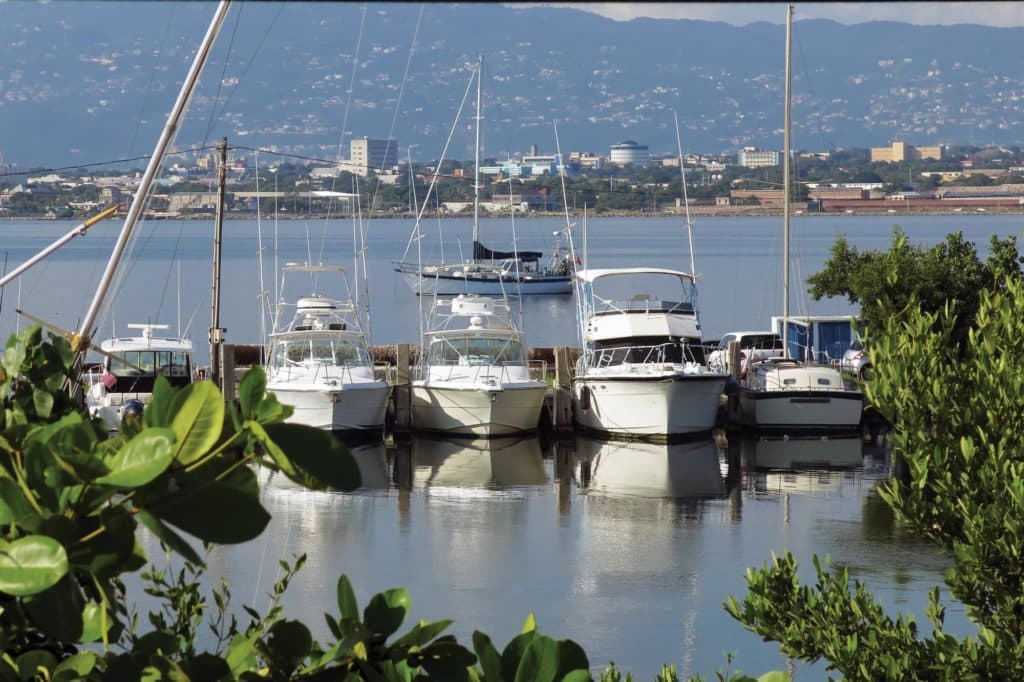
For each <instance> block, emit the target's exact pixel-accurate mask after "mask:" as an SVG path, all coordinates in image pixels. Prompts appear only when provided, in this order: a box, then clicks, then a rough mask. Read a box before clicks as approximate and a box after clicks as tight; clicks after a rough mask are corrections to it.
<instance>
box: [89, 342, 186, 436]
mask: <svg viewBox="0 0 1024 682" xmlns="http://www.w3.org/2000/svg"><path fill="white" fill-rule="evenodd" d="M128 328H129V329H138V330H140V332H141V334H142V335H141V336H127V337H117V338H112V339H107V340H106V341H103V342H102V343H101V344H100V350H102V351H103V353H104V355H105V358H104V361H103V364H102V366H101V367H99V368H97V369H96V370H93V371H91V372H89V374H87V375H86V381H87V384H88V389H87V391H86V394H85V404H86V408H87V409H88V411H89V416H90V417H95V418H97V419H101V420H103V423H104V424H105V425H106V426H107V428H108V429H110V430H112V431H117V430H119V429H120V428H121V420H122V419H123V418H124V416H125V414H126V413H132V412H134V411H137V412H138V413H141V411H142V409H143V408H144V407H145V406H146V405H148V404H149V402H150V400H152V398H153V384H154V383H156V379H157V377H159V376H162V377H164V378H165V379H167V381H168V383H170V385H171V386H174V387H178V388H180V387H183V386H187V385H188V384H190V383H192V378H193V366H192V342H191V341H190V340H188V339H182V338H175V337H160V336H153V332H154V330H164V329H167V325H166V324H129V325H128Z"/></svg>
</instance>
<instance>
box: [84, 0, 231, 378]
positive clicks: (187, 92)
mask: <svg viewBox="0 0 1024 682" xmlns="http://www.w3.org/2000/svg"><path fill="white" fill-rule="evenodd" d="M230 6H231V0H221V2H220V4H218V5H217V10H216V11H215V12H214V14H213V19H211V21H210V26H209V28H207V29H206V35H205V36H204V37H203V41H202V43H200V45H199V49H198V50H197V51H196V56H195V59H194V60H193V62H192V68H191V69H189V72H188V75H187V76H186V77H185V82H184V83H183V84H182V86H181V91H180V92H179V93H178V99H177V101H175V103H174V108H173V109H171V113H170V115H168V117H167V123H166V124H165V125H164V130H163V132H162V133H161V134H160V139H159V140H157V143H156V148H155V149H154V150H153V155H152V156H151V157H150V159H149V164H148V165H147V166H146V172H145V173H143V175H142V180H141V182H140V183H139V189H138V190H136V192H135V196H134V198H133V199H132V203H131V207H130V208H129V209H128V215H127V216H126V217H125V219H124V226H122V227H121V233H120V235H119V236H118V238H117V242H116V243H115V244H114V250H113V251H112V252H111V254H110V260H109V261H107V267H106V269H105V270H104V271H103V277H102V278H101V279H100V283H99V286H98V287H97V288H96V294H95V296H93V299H92V303H91V304H90V305H89V309H88V311H87V312H86V314H85V317H84V318H83V319H82V323H81V325H79V327H78V331H77V332H76V333H75V334H74V335H73V337H72V339H71V349H72V350H73V351H74V353H75V362H74V367H75V368H76V370H77V369H78V368H80V367H81V366H82V363H83V362H84V361H85V353H86V351H87V350H88V348H89V342H90V337H91V336H92V328H93V325H94V324H95V323H96V317H97V316H98V315H99V311H100V307H101V306H102V305H103V299H104V298H105V297H106V295H107V291H108V290H109V289H110V285H111V283H112V282H113V280H114V273H115V272H116V270H117V266H118V265H119V264H120V261H121V257H122V256H123V255H124V250H125V248H126V247H127V246H128V240H129V238H131V235H132V230H133V229H134V228H135V223H136V222H137V221H138V219H139V216H140V215H141V214H142V209H143V206H144V205H145V203H146V196H147V195H148V194H149V188H150V186H151V185H152V184H153V179H154V178H155V177H156V174H157V171H158V170H159V169H160V165H161V164H162V163H163V160H164V156H165V154H166V153H167V147H169V146H170V144H171V142H172V141H173V139H174V136H175V135H176V134H177V132H178V126H179V124H180V123H181V119H182V117H184V115H185V109H186V108H187V107H188V102H189V99H191V97H192V92H193V91H194V90H195V87H196V83H197V82H198V81H199V74H201V73H202V71H203V66H205V65H206V60H207V58H208V57H209V56H210V51H211V50H212V49H213V43H214V41H215V40H216V39H217V34H218V33H220V29H221V26H223V25H224V19H225V18H226V17H227V13H228V8H229V7H230Z"/></svg>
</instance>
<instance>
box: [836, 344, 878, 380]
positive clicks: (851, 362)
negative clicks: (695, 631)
mask: <svg viewBox="0 0 1024 682" xmlns="http://www.w3.org/2000/svg"><path fill="white" fill-rule="evenodd" d="M839 369H841V370H842V371H844V372H847V373H849V374H854V375H856V376H858V377H860V378H861V379H870V378H871V358H870V357H868V352H867V351H866V350H864V344H862V343H861V342H860V341H859V340H858V339H854V340H853V342H852V343H851V344H850V347H849V348H847V349H846V352H845V353H843V359H842V360H840V361H839Z"/></svg>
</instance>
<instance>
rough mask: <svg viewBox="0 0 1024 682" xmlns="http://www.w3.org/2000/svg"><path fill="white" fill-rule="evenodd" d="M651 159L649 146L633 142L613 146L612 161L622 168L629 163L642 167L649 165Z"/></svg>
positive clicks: (627, 141) (628, 141) (624, 141)
mask: <svg viewBox="0 0 1024 682" xmlns="http://www.w3.org/2000/svg"><path fill="white" fill-rule="evenodd" d="M650 157H651V155H650V152H649V151H648V149H647V145H645V144H638V143H637V142H634V141H633V140H623V141H622V142H618V143H616V144H613V145H612V153H611V157H610V161H611V162H612V163H615V164H618V165H620V166H624V165H626V164H627V163H633V164H636V165H638V166H642V165H646V164H647V161H648V160H649V159H650Z"/></svg>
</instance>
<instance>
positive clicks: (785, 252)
mask: <svg viewBox="0 0 1024 682" xmlns="http://www.w3.org/2000/svg"><path fill="white" fill-rule="evenodd" d="M792 57H793V6H792V5H787V6H786V107H785V111H786V114H785V124H784V127H783V139H782V193H783V197H782V352H783V353H784V355H785V356H788V355H789V194H790V186H789V185H790V179H789V157H790V139H789V137H790V126H791V124H792V118H791V117H792V111H791V107H792V100H793V98H792V93H791V92H790V87H791V83H792V78H791V73H790V68H791V65H792V61H793V59H792Z"/></svg>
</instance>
